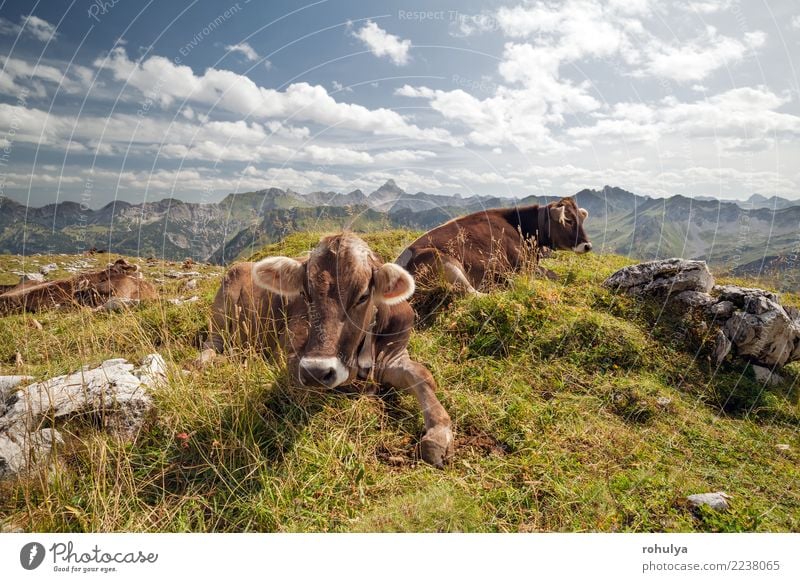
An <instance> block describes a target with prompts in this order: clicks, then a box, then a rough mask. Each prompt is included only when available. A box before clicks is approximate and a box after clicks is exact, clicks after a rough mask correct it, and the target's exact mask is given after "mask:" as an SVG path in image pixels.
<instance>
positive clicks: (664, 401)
mask: <svg viewBox="0 0 800 582" xmlns="http://www.w3.org/2000/svg"><path fill="white" fill-rule="evenodd" d="M656 404H658V405H659V406H660V407H662V408H666V407H667V406H669V405H670V404H672V398H670V397H669V396H659V397H658V399H657V400H656Z"/></svg>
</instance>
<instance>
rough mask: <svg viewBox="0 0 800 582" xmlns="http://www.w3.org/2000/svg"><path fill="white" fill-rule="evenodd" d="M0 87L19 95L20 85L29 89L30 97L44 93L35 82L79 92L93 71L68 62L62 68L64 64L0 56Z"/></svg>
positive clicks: (88, 84)
mask: <svg viewBox="0 0 800 582" xmlns="http://www.w3.org/2000/svg"><path fill="white" fill-rule="evenodd" d="M0 64H1V65H2V70H1V71H0V88H2V89H3V90H5V91H7V92H8V93H14V94H20V93H21V92H22V91H23V88H27V89H28V90H29V91H32V92H33V94H34V96H36V97H43V96H44V95H45V94H46V92H45V89H44V86H43V85H42V84H41V83H38V84H37V82H39V81H41V82H45V83H50V84H55V85H58V87H59V88H60V90H61V91H63V92H65V93H69V94H76V93H78V94H80V93H83V92H85V91H86V90H88V88H89V87H90V86H91V84H92V79H93V77H94V72H93V71H92V70H91V69H89V68H88V67H83V66H81V65H76V64H72V65H70V66H69V69H68V70H66V67H67V64H66V63H53V64H48V63H47V62H38V63H36V64H32V63H29V62H28V61H24V60H22V59H17V58H12V57H6V56H2V55H0Z"/></svg>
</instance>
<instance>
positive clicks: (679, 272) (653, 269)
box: [603, 259, 714, 297]
mask: <svg viewBox="0 0 800 582" xmlns="http://www.w3.org/2000/svg"><path fill="white" fill-rule="evenodd" d="M603 285H604V286H606V287H608V288H610V289H615V290H619V291H624V292H625V293H629V294H631V295H656V296H662V297H666V296H669V295H675V294H678V293H680V292H682V291H699V292H701V293H707V292H708V291H710V290H711V289H712V288H713V287H714V277H713V276H712V275H711V272H710V271H709V270H708V266H707V265H706V263H705V261H695V260H688V259H663V260H659V261H650V262H647V263H640V264H638V265H631V266H629V267H624V268H622V269H620V270H619V271H617V272H616V273H614V274H613V275H611V276H610V277H609V278H608V279H606V280H605V281H604V282H603Z"/></svg>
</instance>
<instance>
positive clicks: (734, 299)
mask: <svg viewBox="0 0 800 582" xmlns="http://www.w3.org/2000/svg"><path fill="white" fill-rule="evenodd" d="M713 293H714V295H716V296H717V297H719V300H720V301H730V302H731V303H733V304H734V305H735V306H736V307H738V308H740V309H742V308H744V307H745V305H746V304H747V303H748V302H750V301H753V300H757V299H758V298H761V297H764V298H766V299H769V300H770V301H775V302H777V301H778V296H777V295H776V294H775V293H771V292H770V291H765V290H764V289H754V288H752V287H739V286H737V285H715V286H714V288H713Z"/></svg>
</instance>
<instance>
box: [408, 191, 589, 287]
mask: <svg viewBox="0 0 800 582" xmlns="http://www.w3.org/2000/svg"><path fill="white" fill-rule="evenodd" d="M588 215H589V213H588V212H587V211H586V210H585V209H583V208H578V206H577V204H575V201H574V200H573V199H572V198H562V199H561V200H559V201H558V202H552V203H550V204H548V205H546V206H540V205H538V204H534V205H533V206H523V207H517V208H493V209H490V210H482V211H480V212H475V213H473V214H469V215H467V216H462V217H461V218H456V219H455V220H451V221H450V222H447V223H445V224H443V225H441V226H439V227H437V228H434V229H433V230H431V231H429V232H427V233H425V234H424V235H422V236H421V237H419V238H418V239H417V240H416V241H414V242H413V243H411V244H410V245H409V246H408V247H407V248H406V249H405V250H404V251H403V252H402V253H401V254H400V256H399V257H398V258H397V260H396V261H395V262H396V263H397V264H398V265H400V266H401V267H403V268H405V269H407V270H408V271H409V272H410V273H411V274H413V275H414V276H415V277H417V278H418V277H426V276H428V277H430V276H431V275H432V276H434V277H437V278H443V279H444V281H446V282H447V283H449V284H450V285H452V286H454V287H455V288H460V289H462V290H464V291H467V292H469V293H479V291H478V289H480V287H481V286H482V285H483V284H484V283H485V282H488V281H490V280H491V279H492V278H493V275H494V274H497V273H502V272H508V271H516V270H518V269H519V267H520V265H521V264H522V263H523V262H524V254H525V252H526V249H531V248H532V247H533V246H535V247H538V248H539V249H542V248H545V247H547V248H551V249H558V250H560V249H569V250H573V251H575V252H576V253H585V252H588V251H590V250H592V243H591V242H589V237H588V236H586V232H585V231H584V229H583V221H584V220H586V218H587V217H588ZM531 242H535V245H531V244H530V243H531Z"/></svg>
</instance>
